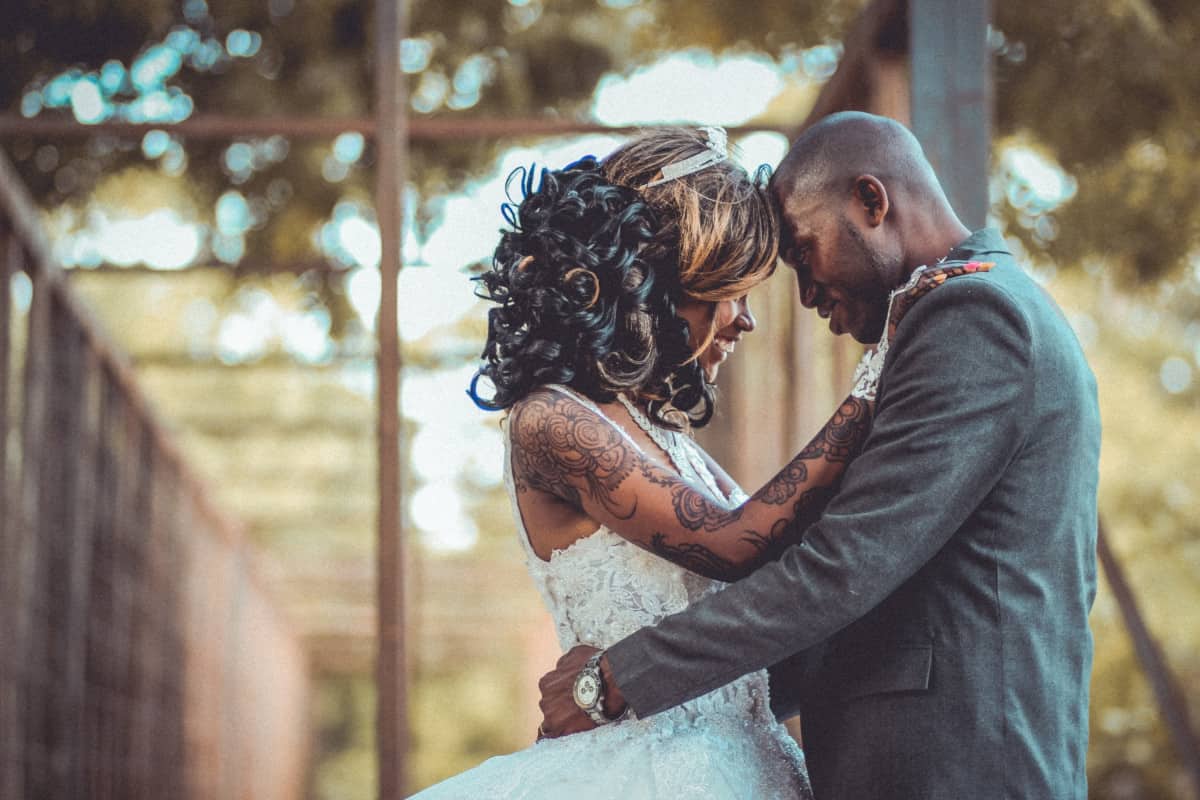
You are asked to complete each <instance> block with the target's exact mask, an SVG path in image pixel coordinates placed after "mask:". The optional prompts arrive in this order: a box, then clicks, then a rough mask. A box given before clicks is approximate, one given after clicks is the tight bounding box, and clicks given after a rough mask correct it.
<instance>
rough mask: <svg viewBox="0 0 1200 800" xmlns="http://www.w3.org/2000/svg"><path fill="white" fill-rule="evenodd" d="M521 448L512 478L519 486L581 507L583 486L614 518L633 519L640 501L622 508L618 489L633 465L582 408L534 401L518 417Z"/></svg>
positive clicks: (556, 400)
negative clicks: (617, 497) (536, 490)
mask: <svg viewBox="0 0 1200 800" xmlns="http://www.w3.org/2000/svg"><path fill="white" fill-rule="evenodd" d="M510 424H512V425H513V429H514V431H515V432H516V433H515V435H514V436H515V441H516V444H517V446H516V447H514V448H513V475H514V478H515V479H516V481H517V482H519V483H524V484H526V485H528V486H530V487H532V488H535V489H540V490H542V491H544V492H547V493H548V494H552V495H555V496H556V497H560V498H562V499H563V500H566V501H567V502H568V503H571V504H572V505H574V506H576V507H581V504H580V500H581V497H580V490H579V489H578V488H577V487H578V486H579V485H580V484H582V485H583V486H584V487H586V489H587V493H588V496H589V497H590V498H591V499H592V500H594V501H595V502H597V503H599V504H600V505H602V506H604V508H605V509H607V510H608V511H609V513H611V514H612V515H613V516H614V517H616V518H618V519H629V518H630V517H632V516H633V515H634V513H635V512H636V511H637V501H636V499H635V500H632V501H626V502H625V503H620V502H618V501H617V499H616V497H615V494H616V490H617V487H619V486H620V485H621V483H622V482H623V481H624V480H625V479H626V478H627V477H629V475H630V474H632V473H633V470H634V466H635V465H634V459H633V458H632V457H631V454H630V452H629V450H628V448H627V447H626V444H625V442H624V441H623V440H622V438H621V434H620V432H619V431H617V430H616V429H615V428H613V427H612V426H611V425H608V424H605V423H604V422H603V421H601V420H599V419H597V418H596V416H595V415H594V414H592V413H590V412H589V411H587V410H586V409H584V408H582V407H581V406H580V405H579V404H578V403H576V402H574V401H572V400H569V399H568V398H565V397H558V396H551V395H547V396H531V397H529V398H528V399H527V400H526V401H524V402H523V403H522V404H521V405H520V407H519V408H517V409H516V410H515V412H514V414H513V419H512V420H511V423H510Z"/></svg>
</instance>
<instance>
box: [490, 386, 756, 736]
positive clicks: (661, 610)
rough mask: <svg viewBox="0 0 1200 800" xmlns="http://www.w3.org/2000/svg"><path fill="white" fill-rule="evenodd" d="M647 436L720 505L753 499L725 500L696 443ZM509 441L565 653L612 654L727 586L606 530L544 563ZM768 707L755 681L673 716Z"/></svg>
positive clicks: (536, 562) (533, 564)
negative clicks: (583, 648) (579, 649)
mask: <svg viewBox="0 0 1200 800" xmlns="http://www.w3.org/2000/svg"><path fill="white" fill-rule="evenodd" d="M547 388H550V389H552V390H554V391H558V392H561V393H564V394H567V395H569V396H570V397H572V398H574V399H575V400H576V401H577V402H579V403H581V404H583V405H585V406H587V407H588V408H590V409H591V410H592V411H593V412H595V413H596V414H598V415H600V416H601V417H602V418H604V419H608V417H607V416H606V415H605V414H604V412H603V411H601V410H600V409H599V408H598V407H597V406H596V405H595V404H594V403H592V402H591V401H589V400H587V399H586V398H584V397H581V396H580V395H578V394H577V393H575V392H573V391H572V390H570V389H568V388H566V387H562V386H549V387H547ZM627 408H628V409H629V410H630V413H631V414H632V415H634V419H635V421H637V422H639V424H641V425H642V426H643V427H646V426H647V425H650V424H651V423H649V421H648V420H646V419H645V418H644V417H642V418H641V419H639V418H638V417H639V416H640V412H638V411H637V409H636V408H635V407H632V406H627ZM609 422H610V424H612V425H613V426H614V427H616V428H617V429H618V430H620V431H621V433H622V435H623V436H625V438H626V439H627V441H628V442H629V443H630V444H631V445H632V446H634V447H638V445H637V443H636V442H635V441H634V440H633V439H632V438H630V437H629V435H628V433H627V432H626V431H625V430H624V429H623V428H622V427H621V426H620V425H618V424H617V423H616V422H613V421H612V420H609ZM647 432H648V433H650V435H651V436H652V437H653V438H654V440H655V442H656V443H657V444H659V445H660V446H662V448H663V449H664V450H665V451H666V452H667V454H668V455H669V456H670V457H671V460H672V463H673V464H674V465H675V467H676V469H677V470H678V471H679V472H680V474H681V476H682V477H684V478H685V479H687V480H689V481H690V482H692V483H693V484H695V485H698V486H703V487H705V488H707V489H708V491H709V492H710V493H711V494H712V495H713V498H712V499H713V500H714V501H715V502H719V503H721V504H723V505H726V506H730V507H733V506H737V505H740V504H741V503H743V502H745V500H746V499H747V496H746V494H745V493H744V492H742V491H741V490H740V489H734V490H733V492H731V494H730V496H729V497H725V496H724V495H722V494H721V492H720V489H719V488H718V487H717V482H716V479H715V478H714V476H713V475H712V473H711V471H710V470H709V469H708V467H707V464H706V463H705V461H704V459H703V457H702V456H701V455H700V452H699V448H698V446H697V445H696V444H695V443H694V442H692V440H691V439H690V438H689V437H687V436H685V435H683V434H681V433H678V432H675V431H670V430H667V429H664V428H654V427H651V428H647ZM504 438H505V469H504V472H505V483H506V485H507V486H508V490H509V498H510V500H511V502H512V505H513V509H514V512H515V513H514V516H515V518H516V526H517V534H518V537H519V538H520V540H521V546H522V548H523V549H524V552H525V558H526V561H527V563H528V566H529V573H530V576H531V577H532V578H533V582H534V584H535V585H536V586H537V589H538V592H539V593H540V594H541V596H542V600H543V601H544V602H545V604H546V608H547V609H548V610H549V611H550V615H551V617H553V619H554V626H555V630H556V631H557V633H558V641H559V644H560V645H561V646H562V648H563V651H564V652H565V651H566V650H568V649H570V648H571V647H574V646H575V645H577V644H586V645H591V646H592V647H599V648H605V647H608V646H610V645H612V644H614V643H616V642H617V641H619V640H621V639H623V638H625V637H626V636H628V635H629V634H631V633H633V632H634V631H636V630H638V629H639V628H643V627H646V626H647V625H654V624H656V623H657V622H659V621H660V620H661V619H663V618H664V617H666V616H668V615H670V614H676V613H678V612H680V611H683V610H684V609H685V608H687V607H688V605H689V604H691V603H693V602H695V601H696V600H698V599H700V598H701V597H704V596H705V595H708V594H711V593H713V592H716V591H720V589H721V588H722V587H724V586H725V584H724V583H722V582H721V581H717V580H713V579H711V578H706V577H703V576H701V575H697V574H695V573H692V572H688V571H687V570H685V569H684V568H682V567H680V566H677V565H676V564H673V563H671V562H670V561H667V560H665V559H663V558H660V557H658V556H656V555H653V554H651V553H649V552H647V551H646V550H643V549H642V548H640V547H638V546H637V545H635V544H633V543H631V542H629V541H628V540H626V539H624V538H622V537H621V536H620V535H618V534H617V533H615V532H613V531H612V530H610V529H608V528H607V527H604V526H600V527H599V528H597V529H596V531H595V532H594V533H592V534H591V535H589V536H585V537H584V538H582V539H579V540H577V541H575V542H574V543H573V544H571V545H570V546H569V547H566V548H564V549H562V550H556V551H554V553H553V555H552V556H551V557H550V560H549V561H545V560H543V559H542V558H540V557H539V556H538V555H537V554H536V553H535V552H534V550H533V546H532V545H531V544H530V542H529V536H528V533H527V532H526V531H525V528H524V524H523V521H522V519H521V514H520V513H519V511H518V510H517V509H518V506H517V497H516V489H515V484H514V481H513V476H512V466H511V450H510V448H511V442H510V440H509V437H508V435H507V431H506V434H505V437H504ZM639 449H640V448H639ZM767 701H768V698H767V684H766V677H765V675H763V674H756V675H749V676H746V677H745V678H742V679H741V680H739V681H735V682H734V683H733V684H730V685H728V686H725V687H722V688H721V689H718V690H717V691H715V692H713V693H712V694H711V695H705V696H704V697H700V698H697V699H696V700H693V701H691V702H690V703H686V704H684V706H683V707H681V709H676V710H675V712H674V713H675V715H679V714H682V715H684V716H686V717H688V718H694V717H695V715H696V714H698V713H704V712H706V711H713V710H717V709H720V710H721V712H722V713H729V712H734V713H737V714H749V715H751V716H755V717H760V718H762V719H763V720H766V719H767V718H768V717H769V713H770V712H769V710H768V708H767V706H768V702H767ZM731 703H732V705H731ZM671 713H672V712H668V714H671ZM771 721H772V722H773V719H772V720H771Z"/></svg>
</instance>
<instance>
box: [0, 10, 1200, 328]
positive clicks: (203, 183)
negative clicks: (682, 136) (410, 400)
mask: <svg viewBox="0 0 1200 800" xmlns="http://www.w3.org/2000/svg"><path fill="white" fill-rule="evenodd" d="M8 4H9V5H13V6H16V10H15V13H12V14H8V15H6V18H7V19H10V20H12V21H13V24H12V25H11V26H10V27H9V28H8V29H7V31H6V33H5V34H4V35H3V36H0V59H3V61H4V63H5V64H6V66H7V67H8V68H7V69H5V70H4V71H3V73H2V74H0V108H5V109H8V110H10V111H18V110H19V111H20V112H21V113H24V114H26V115H27V116H34V115H38V114H69V113H72V110H73V111H74V113H75V114H76V116H81V117H82V118H86V117H87V115H88V114H89V113H91V112H90V111H89V108H90V107H89V106H88V105H87V103H88V97H89V92H88V91H87V90H88V89H89V88H90V87H89V86H88V84H91V85H94V86H95V87H96V88H95V91H97V92H99V94H100V95H101V96H102V97H103V99H104V101H105V110H102V111H97V112H95V113H96V115H97V116H96V117H95V118H97V119H98V118H105V117H109V116H111V117H113V118H127V119H148V120H154V119H171V118H183V117H186V116H188V115H190V114H191V113H192V110H193V109H195V110H197V111H200V112H204V111H220V112H221V113H224V114H231V115H235V116H236V115H239V114H244V115H247V116H253V115H261V114H280V115H282V114H300V113H304V114H318V115H324V116H336V115H346V116H355V115H366V114H368V113H369V112H370V105H371V96H370V87H371V83H372V80H371V63H372V60H373V52H372V42H373V39H372V36H371V35H370V27H371V20H370V14H371V6H370V3H369V2H366V0H312V1H311V2H306V3H304V5H303V8H302V9H298V8H297V6H296V4H295V2H294V0H255V2H250V0H241V2H227V3H221V4H220V5H214V7H212V8H210V7H209V6H208V4H207V3H206V2H205V0H114V2H108V3H103V4H100V3H83V4H80V3H77V2H73V1H71V0H8ZM863 5H864V3H863V2H861V0H833V2H821V3H817V2H801V3H796V2H788V1H787V0H769V1H768V2H759V3H753V4H749V5H745V6H742V7H739V8H738V10H737V13H731V12H730V6H729V4H728V3H725V2H721V0H703V2H695V1H694V0H562V2H556V3H553V4H548V3H546V2H544V0H524V1H523V2H511V0H508V1H506V0H491V2H483V3H480V2H470V3H467V2H442V1H440V0H439V2H431V1H430V0H418V1H417V2H415V3H414V4H413V12H412V23H411V31H412V36H411V38H409V39H408V40H407V41H405V42H404V44H403V47H402V50H401V59H402V63H403V65H404V68H405V69H406V70H407V71H408V72H409V73H411V76H412V80H411V83H412V90H411V100H412V106H413V112H414V114H417V115H438V116H468V115H469V116H477V115H500V116H531V115H532V116H538V115H544V114H549V115H562V116H571V117H575V116H579V115H581V114H583V113H585V111H586V108H585V107H586V104H587V102H588V100H589V98H590V97H591V95H592V93H593V90H594V89H595V86H596V83H597V81H598V79H599V78H600V77H601V76H602V75H603V74H605V73H606V72H610V71H613V70H628V69H631V68H633V67H636V66H637V65H639V64H642V63H647V62H649V61H652V60H654V59H655V58H657V57H659V56H660V55H661V54H662V53H664V52H666V51H669V50H672V49H678V48H681V47H702V48H707V49H710V50H713V51H718V52H719V51H727V50H742V51H748V50H753V51H763V52H766V53H768V54H770V55H772V56H774V57H776V58H778V59H781V60H783V59H787V58H789V57H794V56H795V55H796V54H797V53H798V52H800V51H801V50H802V49H803V48H806V47H810V46H812V45H815V44H820V43H823V42H828V41H833V40H836V39H837V37H838V36H839V35H840V34H841V32H842V31H844V30H845V28H846V26H847V25H848V22H849V21H850V20H851V19H852V18H853V16H854V15H855V14H856V13H858V11H859V10H860V9H861V8H862V6H863ZM1198 36H1200V6H1198V5H1197V4H1195V3H1193V2H1189V0H1158V1H1157V2H1132V0H1103V2H1100V3H1093V4H1089V5H1087V6H1080V5H1078V4H1076V3H1071V2H1067V0H1050V2H1045V1H1044V0H1043V1H1040V2H1035V1H1034V0H1013V2H1008V3H1002V4H997V8H996V24H995V30H994V31H993V36H992V46H993V49H994V50H995V53H996V56H997V58H996V96H997V132H998V134H1000V135H1008V134H1020V135H1022V136H1023V137H1025V138H1026V139H1027V141H1028V142H1029V144H1030V145H1031V146H1033V147H1036V148H1040V149H1041V150H1043V151H1044V152H1045V154H1046V155H1047V156H1049V157H1050V158H1051V159H1053V160H1054V161H1057V163H1058V164H1061V166H1062V167H1063V169H1065V170H1066V172H1067V174H1068V175H1069V176H1070V177H1071V179H1072V180H1073V181H1074V182H1075V188H1076V190H1075V193H1074V196H1073V197H1072V198H1071V200H1070V201H1069V202H1067V203H1065V204H1063V205H1061V206H1060V207H1058V208H1056V209H1054V210H1053V211H1052V212H1046V211H1045V210H1042V209H1038V208H1037V207H1031V206H1030V205H1029V204H1026V203H1010V204H1008V205H1005V206H1001V207H1000V208H1001V210H1002V211H1003V212H1004V214H1005V216H1006V217H1007V221H1009V222H1011V223H1013V224H1012V226H1011V229H1012V231H1013V232H1014V233H1015V234H1016V235H1018V236H1019V237H1021V238H1022V239H1023V241H1024V242H1025V244H1026V245H1027V246H1028V247H1029V248H1030V250H1031V251H1032V252H1033V253H1034V254H1045V255H1046V256H1048V257H1051V258H1053V259H1054V260H1056V261H1057V262H1059V263H1061V264H1065V265H1072V264H1079V263H1082V262H1084V261H1086V260H1088V259H1090V258H1101V259H1103V262H1104V264H1105V266H1106V267H1107V268H1109V269H1112V270H1113V271H1115V272H1116V273H1117V274H1119V275H1120V276H1121V277H1122V278H1123V279H1124V280H1126V281H1127V282H1141V281H1147V280H1149V281H1153V280H1155V279H1157V278H1159V277H1162V276H1164V275H1168V274H1172V273H1176V272H1178V271H1179V270H1180V268H1181V267H1182V266H1183V265H1184V264H1185V263H1186V261H1187V257H1188V256H1189V254H1190V253H1191V252H1192V251H1194V250H1195V249H1196V247H1197V245H1198V244H1200V221H1198V220H1197V218H1196V215H1195V214H1194V213H1192V211H1191V210H1192V209H1193V208H1195V207H1196V203H1197V201H1198V200H1200V159H1198V158H1196V155H1197V152H1198V149H1200V139H1198V137H1197V135H1196V134H1195V131H1196V130H1197V129H1198V126H1197V122H1198V121H1200V120H1198V119H1197V117H1198V116H1200V110H1198V107H1197V104H1196V103H1195V102H1194V98H1195V97H1197V96H1200V63H1197V62H1198V61H1200V49H1197V48H1196V47H1195V46H1194V44H1195V42H1196V39H1197V37H1198ZM81 84H82V85H83V89H80V88H78V87H79V86H80V85H81ZM1064 87H1074V90H1075V91H1077V92H1078V96H1079V97H1080V98H1086V100H1085V101H1082V102H1064V101H1063V89H1064ZM1047 110H1049V111H1048V112H1047ZM797 121H798V120H797ZM165 141H167V142H169V144H166V145H161V146H160V145H158V144H155V143H150V145H149V146H148V145H147V143H143V147H142V148H138V147H137V143H136V142H131V141H118V140H116V139H113V138H112V137H99V138H97V139H95V140H92V141H90V142H84V141H79V140H76V141H71V142H59V143H55V144H54V145H53V146H52V147H51V148H50V150H47V149H46V146H44V145H43V146H39V144H40V143H37V142H34V141H32V140H25V141H14V142H11V143H10V146H11V149H12V151H13V152H14V153H15V155H16V157H17V159H18V160H19V162H20V168H21V172H22V175H23V177H24V178H25V179H26V180H27V181H28V183H29V185H30V186H31V187H32V188H33V190H34V192H35V194H36V196H37V197H38V198H39V200H40V201H41V202H43V203H45V204H46V205H48V206H50V205H57V204H60V203H63V202H73V203H79V202H81V201H82V200H83V199H84V198H86V197H87V196H88V193H89V191H90V189H91V188H92V186H93V185H94V183H95V181H96V180H97V179H98V177H99V176H101V175H106V174H111V173H112V172H113V171H114V170H117V169H120V168H122V167H123V166H126V165H130V164H133V163H138V162H142V161H144V160H146V159H147V158H154V159H157V160H158V161H159V166H160V168H163V169H165V170H167V171H171V172H173V173H174V174H177V175H178V176H179V179H180V181H186V184H187V186H188V187H189V191H190V192H191V193H193V194H194V195H196V196H198V197H200V198H204V199H205V200H206V201H207V202H205V203H203V204H202V205H206V206H208V207H212V204H213V203H215V200H216V198H217V197H219V196H220V195H221V194H222V193H223V192H225V191H226V190H227V189H230V188H235V189H237V190H238V191H239V192H241V193H242V194H243V195H244V196H245V197H246V198H247V199H248V200H250V201H252V205H253V207H254V209H255V211H256V213H257V214H258V217H256V219H255V223H254V226H253V228H252V229H251V230H250V231H248V232H247V234H246V237H245V248H244V251H238V250H235V251H234V252H233V255H232V256H228V255H225V254H223V253H221V252H219V248H218V253H217V255H218V257H222V256H224V257H225V258H226V260H229V261H233V262H236V263H240V264H242V269H248V270H254V269H256V268H259V267H261V266H262V265H264V264H267V263H269V262H270V261H271V259H272V258H276V257H277V254H278V253H279V249H278V245H279V243H280V242H292V243H306V242H310V241H311V239H312V236H311V234H312V230H311V228H312V226H313V221H314V220H319V219H323V218H326V217H328V215H329V210H330V209H331V208H332V206H333V205H334V204H335V203H336V202H337V201H338V200H339V199H340V198H342V197H344V196H346V195H350V196H358V197H360V198H362V199H363V200H369V197H370V192H371V184H370V170H369V166H370V163H371V153H370V148H369V147H368V148H366V150H365V152H363V153H362V154H361V155H353V156H352V157H351V158H349V159H346V162H347V163H344V164H338V163H337V162H336V160H334V159H335V156H337V154H335V153H333V152H332V151H331V144H332V143H329V142H325V143H320V144H312V143H301V144H298V145H295V146H294V147H293V148H292V150H291V152H290V153H288V152H287V151H286V150H284V151H283V152H282V153H276V154H275V155H271V154H270V153H265V154H264V153H263V152H261V151H263V150H264V149H266V150H269V149H270V148H263V147H262V143H253V142H250V144H252V145H255V147H254V148H246V147H245V144H247V143H246V142H224V141H213V140H193V141H188V142H186V143H185V144H186V147H184V148H180V147H179V144H178V143H177V142H175V141H173V140H171V139H166V140H165ZM238 145H240V146H238ZM498 146H499V143H496V142H468V143H463V142H424V141H422V142H416V143H414V146H413V151H412V159H413V164H414V167H415V169H414V170H413V171H412V173H411V175H412V180H413V181H414V182H415V184H416V187H415V188H416V189H417V190H418V192H417V196H418V197H419V198H421V200H422V202H421V204H420V207H419V209H418V212H417V220H416V221H417V224H418V226H422V225H428V224H429V223H430V222H431V221H432V220H433V219H435V217H436V205H435V201H434V198H436V197H437V196H439V195H441V194H444V193H445V192H447V191H450V190H453V189H455V188H457V187H459V186H461V185H462V183H463V182H464V181H465V180H466V179H468V177H469V176H471V175H472V174H473V173H476V172H478V170H479V169H481V168H483V167H485V166H487V165H490V164H491V163H492V159H493V157H494V155H495V150H496V147H498ZM361 149H362V148H361V147H360V150H361ZM160 150H161V152H159V151H160ZM176 151H179V152H177V153H176V155H174V156H172V153H173V152H176ZM337 157H341V156H337ZM331 164H332V168H330V165H331ZM363 167H368V169H363ZM280 227H282V231H280V230H279V228H280ZM297 228H298V229H299V230H297ZM297 249H298V248H296V247H293V248H292V250H297ZM310 250H311V246H310ZM289 255H292V256H294V257H297V258H300V257H302V255H303V257H305V258H309V259H311V258H313V257H314V256H315V253H313V252H309V253H306V254H301V253H299V252H291V253H289ZM324 294H325V297H326V299H327V300H328V301H329V302H331V304H332V305H333V306H334V308H333V311H334V312H335V318H336V319H335V331H337V330H340V324H336V323H339V322H340V320H341V319H342V317H343V314H341V313H338V312H339V311H342V312H344V311H345V309H339V308H338V307H337V300H336V297H334V296H332V294H331V293H328V292H326V293H324Z"/></svg>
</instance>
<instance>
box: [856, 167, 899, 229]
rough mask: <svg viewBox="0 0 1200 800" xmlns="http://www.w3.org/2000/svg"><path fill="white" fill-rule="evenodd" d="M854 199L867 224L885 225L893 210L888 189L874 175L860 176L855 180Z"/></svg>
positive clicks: (872, 225) (873, 225)
mask: <svg viewBox="0 0 1200 800" xmlns="http://www.w3.org/2000/svg"><path fill="white" fill-rule="evenodd" d="M854 199H855V200H856V201H857V202H858V204H859V206H860V207H861V209H862V211H863V212H864V217H865V220H866V223H867V224H868V225H870V226H871V227H877V226H879V225H881V224H882V223H883V220H884V218H885V217H886V216H887V214H888V211H889V210H890V208H891V204H890V203H889V202H888V194H887V189H885V188H883V182H882V181H880V180H879V179H878V178H876V177H875V176H874V175H859V176H858V177H857V178H855V180H854Z"/></svg>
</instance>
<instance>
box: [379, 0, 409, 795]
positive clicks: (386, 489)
mask: <svg viewBox="0 0 1200 800" xmlns="http://www.w3.org/2000/svg"><path fill="white" fill-rule="evenodd" d="M407 14H408V3H407V0H376V2H375V29H376V30H375V115H376V137H375V146H376V159H375V168H376V170H377V172H376V178H375V180H376V192H375V213H376V216H377V218H378V222H379V238H380V240H381V244H382V255H381V259H380V264H379V280H380V294H379V298H380V299H379V315H378V317H377V319H376V322H375V327H376V333H377V336H378V346H379V352H378V354H377V361H376V367H377V378H378V405H379V408H378V411H377V413H378V415H379V417H378V434H379V463H378V480H379V511H378V514H379V516H378V526H379V527H378V553H377V558H378V562H377V567H376V568H377V571H378V575H377V580H378V600H377V603H378V608H377V614H378V623H377V624H378V642H377V647H378V651H377V656H376V657H377V661H376V674H375V678H376V687H377V707H376V732H377V748H378V751H377V752H378V759H379V765H378V769H379V796H380V798H381V799H382V800H400V798H401V797H403V796H404V788H405V775H406V766H407V765H406V756H407V751H408V718H407V717H408V712H407V693H406V684H407V669H406V656H405V648H404V633H405V624H404V620H405V614H404V546H403V545H404V542H403V530H402V525H403V522H402V513H401V480H400V435H401V431H400V368H401V360H400V332H399V322H398V318H397V317H398V301H399V287H398V283H399V275H400V268H401V262H402V252H401V249H402V246H403V230H404V228H403V225H404V188H405V183H406V181H405V175H406V173H407V166H408V164H407V162H408V154H407V148H408V95H407V86H406V84H405V79H404V74H403V72H401V70H400V42H401V40H402V39H403V38H404V32H405V29H406V27H407V22H408V20H407Z"/></svg>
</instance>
